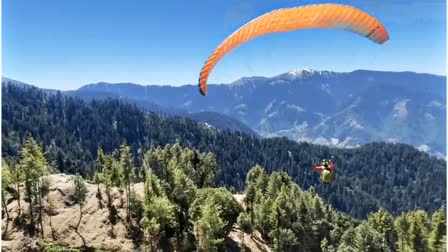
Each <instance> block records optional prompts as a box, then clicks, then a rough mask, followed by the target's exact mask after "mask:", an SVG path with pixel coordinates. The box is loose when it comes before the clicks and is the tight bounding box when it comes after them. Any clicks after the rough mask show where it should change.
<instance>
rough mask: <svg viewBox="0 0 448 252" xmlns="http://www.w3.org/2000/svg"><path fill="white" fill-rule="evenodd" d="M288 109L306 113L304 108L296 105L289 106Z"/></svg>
mask: <svg viewBox="0 0 448 252" xmlns="http://www.w3.org/2000/svg"><path fill="white" fill-rule="evenodd" d="M286 107H287V108H289V109H292V110H296V111H297V112H299V113H301V112H305V109H304V108H302V107H300V106H298V105H295V104H288V105H287V106H286Z"/></svg>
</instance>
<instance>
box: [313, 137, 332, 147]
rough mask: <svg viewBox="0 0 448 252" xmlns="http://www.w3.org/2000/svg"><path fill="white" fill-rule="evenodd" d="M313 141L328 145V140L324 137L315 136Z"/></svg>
mask: <svg viewBox="0 0 448 252" xmlns="http://www.w3.org/2000/svg"><path fill="white" fill-rule="evenodd" d="M314 143H315V144H320V145H330V142H329V141H328V140H327V139H326V138H325V137H318V138H316V140H314Z"/></svg>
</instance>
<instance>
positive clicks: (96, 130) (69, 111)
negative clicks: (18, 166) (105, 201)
mask: <svg viewBox="0 0 448 252" xmlns="http://www.w3.org/2000/svg"><path fill="white" fill-rule="evenodd" d="M2 88H3V92H2V101H3V104H2V123H3V126H2V144H3V147H2V152H3V153H2V156H3V157H4V158H5V159H6V160H8V162H13V161H14V160H17V159H18V157H19V154H20V150H21V148H22V146H23V143H24V141H25V139H26V137H27V136H32V137H34V138H35V139H36V140H37V141H38V142H39V143H40V144H41V145H42V146H43V148H44V151H45V157H46V158H47V159H48V161H49V162H50V164H51V165H52V166H53V167H54V168H56V169H58V170H59V171H61V172H65V173H76V172H79V173H81V174H83V175H84V176H87V177H91V178H93V175H94V170H95V167H96V162H95V160H96V158H97V149H98V148H99V147H101V148H102V149H103V150H104V152H105V153H112V152H113V151H114V150H116V149H118V148H119V147H120V145H121V144H123V143H124V142H126V143H127V144H128V145H129V146H130V147H131V149H132V151H133V154H134V155H135V159H134V160H135V166H136V167H141V165H142V163H143V155H144V153H145V152H146V151H147V150H148V149H150V147H151V146H165V145H166V144H174V143H176V141H178V142H179V143H180V145H181V146H184V147H194V148H196V149H198V150H199V151H201V152H211V153H213V154H214V155H215V156H216V161H217V164H218V167H219V173H218V174H217V177H216V182H217V184H219V185H225V186H226V187H228V188H229V189H230V190H231V191H233V192H236V191H242V190H243V189H244V182H245V180H246V174H247V172H248V171H249V169H250V168H251V167H253V166H255V165H256V164H259V165H261V166H263V167H264V168H265V169H266V171H267V173H268V174H271V173H272V172H273V171H285V172H286V173H287V174H288V175H289V176H291V177H292V178H293V180H294V181H295V182H297V183H298V184H299V185H300V186H301V187H302V188H304V189H307V188H309V187H310V186H311V185H313V186H314V187H315V189H316V191H317V192H318V193H319V194H320V195H321V196H322V197H323V198H324V199H326V200H328V202H329V203H330V204H331V205H332V206H333V207H334V208H335V209H337V210H340V211H343V212H346V213H349V214H351V215H352V216H354V217H356V218H364V217H366V216H367V215H368V213H371V212H373V211H377V210H378V209H379V208H380V207H383V208H385V209H387V210H388V211H390V212H391V213H393V214H400V213H401V212H403V211H408V210H413V209H416V208H422V209H424V210H426V211H428V212H429V213H432V212H434V211H435V210H437V209H439V208H441V207H443V206H444V205H445V195H446V176H445V166H446V164H445V161H444V160H441V159H437V158H435V157H431V156H429V155H428V154H426V153H423V152H420V151H418V150H416V149H415V148H413V147H411V146H408V145H403V144H386V143H371V144H367V145H364V146H362V147H360V148H356V149H334V148H329V147H325V146H318V145H311V144H308V143H297V142H294V141H290V140H287V139H286V138H271V139H258V138H256V137H253V136H249V135H246V134H242V133H238V132H230V131H217V130H215V129H213V128H208V127H204V126H202V125H199V124H197V123H196V122H194V121H192V120H190V119H185V118H172V117H162V116H158V115H156V114H153V113H144V112H143V111H141V110H139V108H137V107H136V106H133V105H129V104H126V103H123V102H120V101H117V100H105V101H92V102H89V103H87V102H84V101H82V100H80V99H77V98H71V97H64V96H63V95H61V94H59V93H56V94H45V93H44V92H42V91H40V90H39V89H37V88H29V87H25V88H23V87H17V86H14V85H7V86H5V85H2ZM331 155H333V156H334V161H335V164H336V180H335V182H334V183H332V184H331V185H322V184H321V183H320V182H319V177H318V174H317V173H316V172H314V171H313V170H312V168H311V165H312V163H313V161H317V160H319V159H322V158H328V157H330V156H331ZM137 172H140V171H137Z"/></svg>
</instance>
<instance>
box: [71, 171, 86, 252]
mask: <svg viewBox="0 0 448 252" xmlns="http://www.w3.org/2000/svg"><path fill="white" fill-rule="evenodd" d="M73 188H74V197H73V198H74V202H75V204H79V220H78V223H77V224H76V226H75V232H76V233H77V234H78V235H79V236H80V237H81V239H82V241H83V245H84V246H85V245H86V244H85V241H84V238H83V237H82V236H81V234H80V233H79V232H78V227H79V224H80V223H81V219H82V207H83V206H84V203H85V201H86V193H87V188H86V185H85V183H84V180H83V179H82V177H81V176H80V175H76V176H75V177H73Z"/></svg>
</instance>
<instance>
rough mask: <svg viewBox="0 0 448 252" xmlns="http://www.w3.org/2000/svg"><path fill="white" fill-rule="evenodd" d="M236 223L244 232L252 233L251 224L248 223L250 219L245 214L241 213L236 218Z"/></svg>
mask: <svg viewBox="0 0 448 252" xmlns="http://www.w3.org/2000/svg"><path fill="white" fill-rule="evenodd" d="M237 223H238V225H240V227H241V229H242V230H243V231H244V232H246V233H250V232H251V231H252V224H251V223H250V218H249V216H248V215H247V213H245V212H241V213H240V215H239V216H238V219H237Z"/></svg>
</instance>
